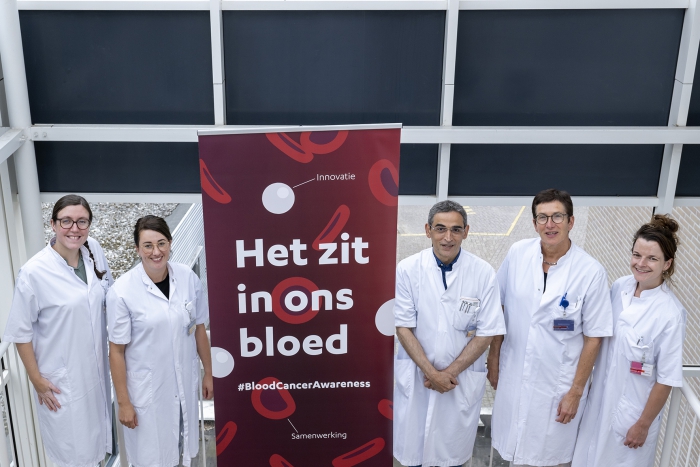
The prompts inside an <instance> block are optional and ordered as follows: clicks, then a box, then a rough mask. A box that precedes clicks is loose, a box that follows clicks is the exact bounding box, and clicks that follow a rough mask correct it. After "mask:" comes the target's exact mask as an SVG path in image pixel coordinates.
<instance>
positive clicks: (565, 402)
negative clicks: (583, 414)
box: [557, 391, 581, 425]
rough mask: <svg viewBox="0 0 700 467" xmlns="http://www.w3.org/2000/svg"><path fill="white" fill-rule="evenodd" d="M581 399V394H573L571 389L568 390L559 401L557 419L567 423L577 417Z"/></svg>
mask: <svg viewBox="0 0 700 467" xmlns="http://www.w3.org/2000/svg"><path fill="white" fill-rule="evenodd" d="M580 401H581V396H578V395H576V394H572V393H571V391H569V392H567V393H566V394H565V395H564V397H562V399H561V401H560V402H559V407H558V408H557V421H558V422H559V423H563V424H565V425H566V424H567V423H569V422H570V421H571V420H573V419H574V418H576V412H578V404H579V402H580Z"/></svg>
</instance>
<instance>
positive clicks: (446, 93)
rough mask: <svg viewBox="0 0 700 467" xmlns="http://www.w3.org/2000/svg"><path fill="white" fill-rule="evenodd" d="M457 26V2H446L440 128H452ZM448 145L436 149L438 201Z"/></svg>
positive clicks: (446, 177) (445, 187)
mask: <svg viewBox="0 0 700 467" xmlns="http://www.w3.org/2000/svg"><path fill="white" fill-rule="evenodd" d="M458 26H459V0H448V2H447V12H446V14H445V41H444V46H443V50H444V53H443V57H442V102H441V105H440V126H442V127H451V126H452V114H453V108H454V99H455V68H456V65H457V28H458ZM450 151H451V147H450V145H449V144H446V143H444V144H440V146H439V148H438V167H437V182H436V191H437V197H438V199H439V200H444V199H447V196H448V193H449V182H450Z"/></svg>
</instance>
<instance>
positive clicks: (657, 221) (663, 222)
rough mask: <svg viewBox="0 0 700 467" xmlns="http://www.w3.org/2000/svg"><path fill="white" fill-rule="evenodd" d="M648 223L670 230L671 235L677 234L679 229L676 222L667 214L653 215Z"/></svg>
mask: <svg viewBox="0 0 700 467" xmlns="http://www.w3.org/2000/svg"><path fill="white" fill-rule="evenodd" d="M649 223H650V224H651V225H653V226H654V227H657V228H660V229H667V230H670V231H671V232H672V233H676V232H678V228H679V225H678V222H676V221H675V220H673V219H671V218H670V217H669V216H668V214H654V217H653V218H652V219H651V222H649Z"/></svg>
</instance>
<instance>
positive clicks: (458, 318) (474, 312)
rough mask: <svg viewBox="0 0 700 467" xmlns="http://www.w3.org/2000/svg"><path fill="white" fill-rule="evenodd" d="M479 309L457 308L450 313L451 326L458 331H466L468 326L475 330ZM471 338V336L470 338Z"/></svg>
mask: <svg viewBox="0 0 700 467" xmlns="http://www.w3.org/2000/svg"><path fill="white" fill-rule="evenodd" d="M480 308H481V307H471V308H468V309H461V308H457V309H456V310H454V311H453V312H452V326H453V327H454V328H455V329H456V330H458V331H465V332H466V331H467V330H469V328H470V326H471V327H472V328H474V330H476V320H477V318H478V316H479V309H480ZM470 337H471V336H470Z"/></svg>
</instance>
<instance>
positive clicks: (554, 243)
mask: <svg viewBox="0 0 700 467" xmlns="http://www.w3.org/2000/svg"><path fill="white" fill-rule="evenodd" d="M535 212H536V213H537V215H538V216H539V215H540V214H543V215H545V216H552V215H554V214H557V213H559V214H566V209H565V208H564V205H563V204H562V203H561V202H559V201H550V202H548V203H542V204H538V205H537V207H536V208H535ZM532 223H533V225H534V226H535V230H536V231H537V233H538V234H539V235H540V239H541V240H542V245H543V246H546V247H550V248H556V247H558V246H564V245H565V246H566V247H567V248H568V246H569V232H570V231H571V229H573V228H574V216H570V217H569V216H568V215H565V216H564V221H563V222H562V223H561V224H557V223H555V222H554V221H553V220H552V218H551V217H549V218H548V219H547V222H546V223H544V224H538V223H537V221H536V220H534V219H533V220H532Z"/></svg>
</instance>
